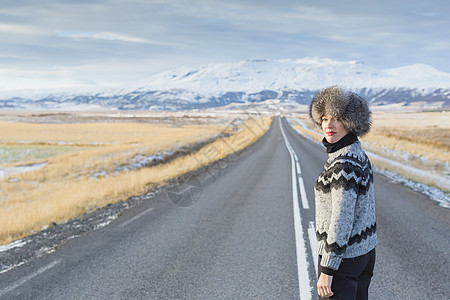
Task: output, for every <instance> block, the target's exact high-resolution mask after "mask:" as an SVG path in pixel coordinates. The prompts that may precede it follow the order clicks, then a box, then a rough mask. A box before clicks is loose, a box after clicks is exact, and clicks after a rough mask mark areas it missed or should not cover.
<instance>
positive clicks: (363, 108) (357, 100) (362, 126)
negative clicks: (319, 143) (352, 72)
mask: <svg viewBox="0 0 450 300" xmlns="http://www.w3.org/2000/svg"><path fill="white" fill-rule="evenodd" d="M309 116H310V117H311V119H312V120H313V122H314V123H315V124H316V125H317V126H319V127H320V128H321V126H322V117H323V116H331V117H334V118H338V119H339V120H340V121H341V122H342V123H343V124H344V126H345V128H346V129H347V130H348V131H349V132H352V133H354V134H356V135H357V136H363V135H365V134H366V133H368V132H369V131H370V126H371V123H372V118H371V112H370V109H369V106H368V105H367V102H366V100H364V99H363V98H361V97H360V96H358V95H357V94H355V93H353V92H350V91H348V90H345V89H343V88H340V87H337V86H332V87H329V88H326V89H324V90H322V91H320V92H319V93H317V94H316V95H315V96H314V98H313V100H312V101H311V104H310V106H309Z"/></svg>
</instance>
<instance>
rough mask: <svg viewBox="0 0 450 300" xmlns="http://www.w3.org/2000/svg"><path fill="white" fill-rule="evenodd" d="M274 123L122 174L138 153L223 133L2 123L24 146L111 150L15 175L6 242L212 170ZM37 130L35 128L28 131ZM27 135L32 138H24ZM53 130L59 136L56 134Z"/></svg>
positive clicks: (254, 125)
mask: <svg viewBox="0 0 450 300" xmlns="http://www.w3.org/2000/svg"><path fill="white" fill-rule="evenodd" d="M270 123H271V118H270V117H265V118H259V117H258V118H253V119H252V118H250V119H248V120H247V121H246V122H244V123H243V124H241V125H240V126H239V130H238V131H234V130H230V133H232V134H233V135H232V136H229V137H223V138H219V139H216V140H215V141H214V142H213V143H210V144H208V145H206V146H204V147H202V148H201V149H199V150H198V151H196V152H193V153H191V154H190V155H184V156H180V157H178V158H175V159H173V160H171V161H169V162H167V163H165V164H160V165H156V166H153V167H146V168H141V169H138V170H133V171H129V172H120V173H116V174H113V172H114V170H116V168H117V166H119V165H121V164H124V163H126V162H127V161H129V159H130V158H131V157H133V156H134V155H136V154H142V155H152V154H154V153H156V152H158V151H163V150H168V149H171V148H173V147H174V146H175V145H186V144H190V143H194V142H197V141H198V140H200V139H206V138H210V137H211V136H212V135H215V134H217V133H218V132H221V131H223V130H224V128H225V127H224V126H204V125H203V126H183V127H180V128H171V127H168V126H155V125H150V124H123V123H122V124H114V123H108V124H60V125H49V124H46V125H42V124H5V123H4V124H2V125H3V126H10V131H16V133H19V135H20V138H21V139H22V140H26V141H30V140H32V141H33V142H37V143H41V142H42V141H44V142H48V141H49V140H51V141H58V139H63V140H64V141H67V142H74V143H76V144H78V145H80V144H81V143H80V142H82V143H83V144H87V145H92V144H96V145H97V144H98V142H99V141H100V142H107V143H108V145H107V146H98V147H95V148H93V149H90V150H86V151H83V152H77V153H67V154H62V155H58V156H55V157H52V158H49V159H48V160H47V162H48V164H47V165H46V166H45V167H43V168H42V169H39V170H36V171H33V172H27V173H23V174H20V175H16V176H14V178H16V179H19V181H18V182H11V181H8V180H3V181H0V189H1V191H2V195H1V199H0V216H1V218H0V244H5V243H8V242H11V241H13V240H16V239H19V238H21V237H23V236H26V235H28V234H30V233H31V232H33V231H38V230H40V229H41V228H43V227H44V226H46V225H48V224H50V223H52V222H56V223H59V222H62V221H64V220H68V219H71V218H73V217H76V216H78V215H80V214H82V213H84V212H86V211H89V210H91V209H94V208H97V207H102V206H104V205H106V204H108V203H113V202H117V201H120V200H121V199H126V198H128V197H129V196H132V195H139V194H142V193H145V192H146V191H148V190H149V189H151V188H154V187H155V186H158V185H161V184H164V183H165V182H167V181H168V180H170V179H172V178H174V177H177V176H179V175H181V174H184V173H186V172H189V171H192V170H195V169H198V168H199V167H201V166H203V165H207V164H209V163H211V162H212V161H214V160H217V159H219V158H220V156H222V157H226V156H227V155H229V154H230V153H233V152H235V151H238V150H241V149H243V148H245V147H247V146H248V145H250V144H251V143H253V142H254V141H256V140H257V139H258V138H259V137H261V136H262V135H263V134H264V132H265V131H266V130H267V129H268V128H269V126H270ZM36 125H38V126H37V127H36V128H35V129H33V130H31V129H30V128H32V127H33V126H36ZM81 125H83V126H81ZM27 126H28V127H27ZM59 126H62V127H59ZM11 127H14V128H11ZM232 128H233V127H232V126H229V127H227V129H232ZM27 129H28V133H29V135H28V136H27V135H26V134H25V133H24V132H22V131H23V130H25V131H26V130H27ZM51 130H55V131H56V133H55V134H53V133H52V131H51ZM3 132H4V133H5V137H3V139H4V140H7V141H9V142H10V143H15V142H17V140H16V138H15V135H14V134H6V132H8V130H5V129H3ZM116 132H117V134H116ZM146 133H147V134H146ZM96 135H97V138H96V137H95V136H96ZM56 136H57V138H56ZM99 171H106V173H107V174H110V176H104V177H93V176H91V175H92V174H93V173H95V172H99Z"/></svg>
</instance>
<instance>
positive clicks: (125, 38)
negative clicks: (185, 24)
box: [57, 31, 183, 47]
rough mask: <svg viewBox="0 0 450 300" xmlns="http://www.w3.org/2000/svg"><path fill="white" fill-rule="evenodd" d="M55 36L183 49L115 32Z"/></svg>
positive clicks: (63, 33)
mask: <svg viewBox="0 0 450 300" xmlns="http://www.w3.org/2000/svg"><path fill="white" fill-rule="evenodd" d="M57 34H58V35H60V36H63V37H68V38H86V39H98V40H109V41H121V42H127V43H138V44H150V45H158V46H169V47H183V45H181V44H179V43H172V42H164V41H155V40H149V39H145V38H140V37H135V36H130V35H126V34H120V33H115V32H82V31H59V32H58V33H57Z"/></svg>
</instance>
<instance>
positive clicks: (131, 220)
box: [119, 207, 154, 227]
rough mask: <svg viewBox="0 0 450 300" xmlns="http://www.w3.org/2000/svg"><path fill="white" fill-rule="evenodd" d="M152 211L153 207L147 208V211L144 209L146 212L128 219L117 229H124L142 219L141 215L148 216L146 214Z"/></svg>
mask: <svg viewBox="0 0 450 300" xmlns="http://www.w3.org/2000/svg"><path fill="white" fill-rule="evenodd" d="M152 210H154V208H153V207H152V208H149V209H146V210H144V211H143V212H140V213H139V214H137V215H135V216H134V217H132V218H131V219H128V220H126V221H125V222H123V223H121V224H119V227H125V226H127V225H128V224H130V223H132V222H134V221H136V220H137V219H139V218H140V217H142V216H143V215H145V214H148V213H149V212H151V211H152Z"/></svg>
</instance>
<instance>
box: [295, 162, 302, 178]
mask: <svg viewBox="0 0 450 300" xmlns="http://www.w3.org/2000/svg"><path fill="white" fill-rule="evenodd" d="M295 164H296V165H297V175H302V170H301V169H300V164H299V163H298V161H296V162H295Z"/></svg>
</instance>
